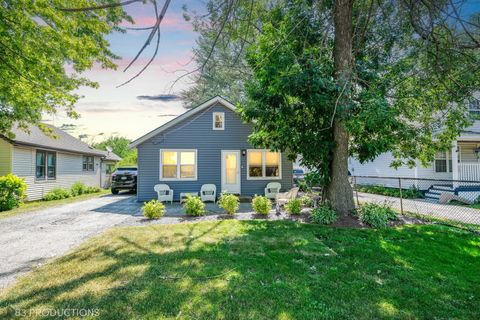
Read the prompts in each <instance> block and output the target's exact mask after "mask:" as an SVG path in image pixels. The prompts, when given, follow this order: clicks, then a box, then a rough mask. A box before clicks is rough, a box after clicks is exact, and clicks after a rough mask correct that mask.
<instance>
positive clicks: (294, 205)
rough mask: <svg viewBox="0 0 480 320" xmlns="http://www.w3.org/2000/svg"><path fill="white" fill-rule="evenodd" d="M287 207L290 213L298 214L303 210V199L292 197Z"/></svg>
mask: <svg viewBox="0 0 480 320" xmlns="http://www.w3.org/2000/svg"><path fill="white" fill-rule="evenodd" d="M285 209H286V210H287V212H288V213H289V214H293V215H297V214H300V212H301V211H302V201H301V200H300V199H292V200H290V201H288V202H287V204H286V205H285Z"/></svg>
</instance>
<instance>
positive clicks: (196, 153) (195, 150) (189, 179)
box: [158, 149, 198, 181]
mask: <svg viewBox="0 0 480 320" xmlns="http://www.w3.org/2000/svg"><path fill="white" fill-rule="evenodd" d="M163 151H167V152H168V151H170V152H176V153H177V178H164V177H162V173H163V172H162V152H163ZM182 152H194V153H195V177H194V178H180V166H181V163H180V154H181V153H182ZM159 157H160V159H159V167H158V168H159V178H160V181H197V178H198V152H197V149H160V152H159Z"/></svg>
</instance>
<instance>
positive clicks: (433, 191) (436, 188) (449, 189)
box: [424, 184, 455, 200]
mask: <svg viewBox="0 0 480 320" xmlns="http://www.w3.org/2000/svg"><path fill="white" fill-rule="evenodd" d="M442 193H451V194H455V189H453V185H442V184H440V185H433V186H431V187H430V189H428V191H427V192H426V193H425V194H424V196H425V199H430V200H439V199H440V195H441V194H442Z"/></svg>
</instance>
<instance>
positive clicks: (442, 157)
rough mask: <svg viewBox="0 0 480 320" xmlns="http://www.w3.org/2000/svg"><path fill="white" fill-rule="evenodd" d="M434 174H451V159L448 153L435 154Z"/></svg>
mask: <svg viewBox="0 0 480 320" xmlns="http://www.w3.org/2000/svg"><path fill="white" fill-rule="evenodd" d="M435 172H452V159H451V157H450V155H449V153H448V152H445V151H439V152H437V153H436V154H435Z"/></svg>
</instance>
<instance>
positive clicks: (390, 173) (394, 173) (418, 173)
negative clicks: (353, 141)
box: [349, 152, 452, 190]
mask: <svg viewBox="0 0 480 320" xmlns="http://www.w3.org/2000/svg"><path fill="white" fill-rule="evenodd" d="M393 160H395V158H394V157H393V155H392V154H391V153H390V152H386V153H383V154H381V155H379V156H378V157H377V158H375V160H373V161H369V162H366V163H363V164H362V163H360V162H359V161H358V160H356V159H354V158H350V159H349V170H350V172H351V173H352V175H354V176H368V177H399V178H407V179H408V178H412V180H410V181H409V180H404V181H402V185H403V187H409V186H415V187H417V188H420V189H422V190H426V189H428V188H430V186H431V185H432V184H434V182H428V181H420V180H417V181H416V180H414V179H415V178H418V179H447V180H451V179H452V173H451V172H435V168H434V166H433V164H432V165H430V166H427V167H424V166H423V165H422V164H421V163H420V162H418V161H417V165H416V166H415V167H413V168H410V167H408V166H400V167H399V168H397V169H395V168H392V167H390V164H391V163H392V161H393ZM357 183H358V184H378V185H384V186H387V187H398V181H397V180H396V179H373V178H357Z"/></svg>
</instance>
